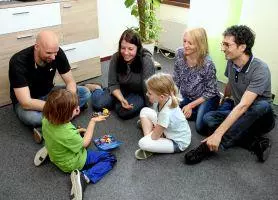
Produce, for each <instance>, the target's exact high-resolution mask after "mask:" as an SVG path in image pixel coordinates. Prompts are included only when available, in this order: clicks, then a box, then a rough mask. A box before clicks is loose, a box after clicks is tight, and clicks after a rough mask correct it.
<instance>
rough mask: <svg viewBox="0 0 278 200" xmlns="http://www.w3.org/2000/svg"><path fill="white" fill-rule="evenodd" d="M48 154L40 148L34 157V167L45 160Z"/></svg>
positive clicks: (44, 149)
mask: <svg viewBox="0 0 278 200" xmlns="http://www.w3.org/2000/svg"><path fill="white" fill-rule="evenodd" d="M47 156H48V152H47V149H46V148H45V147H43V148H41V149H40V150H39V151H38V152H37V153H36V155H35V158H34V164H35V166H40V165H41V164H42V163H43V161H44V160H45V159H46V158H47Z"/></svg>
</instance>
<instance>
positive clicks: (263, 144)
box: [251, 137, 271, 162]
mask: <svg viewBox="0 0 278 200" xmlns="http://www.w3.org/2000/svg"><path fill="white" fill-rule="evenodd" d="M270 149H271V142H270V140H269V139H268V138H264V137H259V138H257V139H256V140H255V141H254V143H253V144H252V147H251V151H253V152H254V153H255V154H256V156H257V157H258V160H259V161H260V162H264V161H266V159H267V158H268V156H269V154H270Z"/></svg>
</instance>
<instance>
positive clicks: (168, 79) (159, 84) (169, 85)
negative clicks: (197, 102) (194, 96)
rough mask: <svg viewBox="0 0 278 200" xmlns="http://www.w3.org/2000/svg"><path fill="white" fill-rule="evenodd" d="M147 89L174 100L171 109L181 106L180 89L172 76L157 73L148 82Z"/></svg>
mask: <svg viewBox="0 0 278 200" xmlns="http://www.w3.org/2000/svg"><path fill="white" fill-rule="evenodd" d="M146 85H147V88H148V89H150V90H152V91H153V92H154V93H155V94H156V95H169V96H171V98H172V104H171V105H170V107H171V108H176V107H177V106H178V105H179V101H180V100H179V98H178V88H177V86H176V84H175V82H174V80H173V78H172V76H171V75H170V74H165V73H157V74H154V75H152V76H151V77H149V78H148V79H147V80H146Z"/></svg>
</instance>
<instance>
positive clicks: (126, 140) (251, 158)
mask: <svg viewBox="0 0 278 200" xmlns="http://www.w3.org/2000/svg"><path fill="white" fill-rule="evenodd" d="M155 59H156V60H157V61H158V62H160V63H161V64H162V70H161V71H164V72H169V73H172V70H173V60H169V59H166V58H165V57H163V56H162V54H161V53H158V54H157V53H156V54H155ZM108 65H109V61H106V62H103V63H102V72H103V75H102V76H101V77H98V78H96V79H94V80H93V81H100V82H102V83H103V84H104V85H107V70H108ZM90 81H92V80H90ZM220 87H221V84H220ZM275 109H277V108H276V107H275ZM91 113H92V109H90V108H89V109H87V110H86V111H84V112H83V113H82V114H81V115H80V116H79V117H78V118H77V119H76V120H74V123H75V124H76V125H80V126H83V127H86V126H87V123H88V121H89V116H90V115H91ZM137 119H138V118H134V119H131V120H127V121H123V120H120V119H119V118H118V117H117V116H116V115H115V113H113V111H112V115H111V116H110V117H109V118H108V119H107V120H106V121H104V122H100V123H98V124H97V126H96V129H95V132H94V137H99V136H102V135H104V134H113V135H114V136H115V137H116V138H117V139H118V140H120V141H122V142H123V144H122V146H121V147H120V148H118V149H115V150H114V151H113V153H114V154H115V155H116V157H117V160H118V161H117V164H116V165H115V167H114V168H113V170H112V171H111V172H109V173H108V174H107V175H106V176H105V177H104V178H103V179H102V180H101V181H100V182H98V183H97V184H90V185H88V187H87V189H86V190H85V193H84V199H94V200H112V199H113V200H114V199H116V200H129V199H132V200H162V199H163V200H176V199H177V200H179V199H183V200H185V199H186V200H199V199H219V200H223V199H234V200H240V199H246V200H249V199H252V200H256V199H258V200H259V199H260V200H275V199H277V196H278V136H277V127H275V129H274V130H272V131H271V132H270V133H269V137H270V138H271V139H272V143H273V145H272V151H271V155H270V157H269V159H268V160H267V161H266V162H265V163H259V162H258V161H257V160H256V156H255V155H253V154H251V153H250V152H248V151H246V150H244V149H241V148H233V149H229V150H227V151H226V152H219V153H218V154H217V155H216V156H214V157H212V158H211V159H209V160H205V161H203V162H201V163H200V164H198V165H194V166H188V165H185V164H184V163H183V157H184V153H178V154H168V155H166V154H165V155H158V154H157V155H154V156H152V157H150V158H149V159H147V160H142V161H138V160H136V159H135V157H134V152H135V150H136V149H137V148H138V146H137V142H138V140H139V139H140V138H141V137H142V133H141V131H140V130H139V129H137V128H136V121H137ZM189 124H190V127H191V129H192V143H191V145H190V147H189V149H192V148H193V147H196V146H197V145H199V144H200V140H201V139H202V137H201V136H200V135H198V134H197V133H196V131H195V128H194V125H195V124H194V122H189ZM0 127H1V134H0V156H1V160H0V199H1V200H8V199H59V200H63V199H69V198H70V196H69V194H70V189H71V182H70V176H69V174H66V173H63V172H61V171H60V170H59V169H58V168H57V167H55V166H54V165H53V164H52V163H51V162H50V161H49V160H46V161H45V163H43V164H42V165H41V166H40V167H35V166H34V164H33V158H34V155H35V153H36V151H37V150H39V149H40V148H41V147H42V145H39V144H36V143H35V142H34V141H33V138H32V132H31V130H30V129H29V128H27V127H25V126H24V125H23V124H22V123H21V122H20V121H19V120H18V119H17V118H16V116H15V114H14V113H13V110H12V106H6V107H2V108H0ZM91 148H92V149H95V146H94V145H93V144H92V145H91Z"/></svg>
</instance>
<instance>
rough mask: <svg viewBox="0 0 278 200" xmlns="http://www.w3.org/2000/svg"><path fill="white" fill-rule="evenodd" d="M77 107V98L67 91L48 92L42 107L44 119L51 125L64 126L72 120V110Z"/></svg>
mask: <svg viewBox="0 0 278 200" xmlns="http://www.w3.org/2000/svg"><path fill="white" fill-rule="evenodd" d="M77 106H78V97H77V95H76V94H73V93H72V92H71V91H69V90H67V89H57V90H53V91H51V92H50V94H49V95H48V97H47V100H46V103H45V105H44V107H43V115H44V117H45V118H46V119H47V120H48V121H49V122H50V123H52V124H56V125H59V124H65V123H68V122H69V121H70V120H71V118H72V113H73V110H74V109H75V108H76V107H77Z"/></svg>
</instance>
